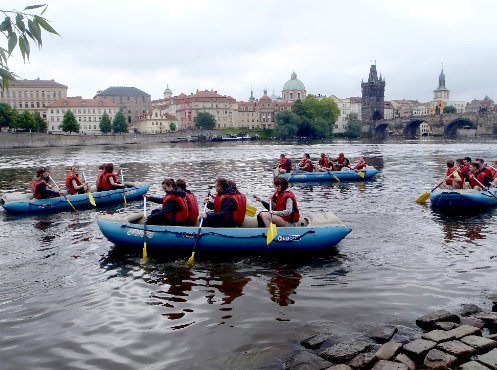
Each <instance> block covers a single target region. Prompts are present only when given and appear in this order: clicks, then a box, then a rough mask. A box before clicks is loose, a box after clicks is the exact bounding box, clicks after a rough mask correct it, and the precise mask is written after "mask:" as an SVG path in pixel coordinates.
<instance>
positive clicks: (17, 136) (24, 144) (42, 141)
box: [0, 130, 217, 149]
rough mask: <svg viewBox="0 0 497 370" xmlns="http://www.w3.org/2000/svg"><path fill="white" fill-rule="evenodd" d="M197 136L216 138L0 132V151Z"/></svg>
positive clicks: (183, 134)
mask: <svg viewBox="0 0 497 370" xmlns="http://www.w3.org/2000/svg"><path fill="white" fill-rule="evenodd" d="M198 135H205V136H209V135H212V136H217V134H216V132H215V131H213V130H212V131H211V130H203V131H200V130H188V131H177V132H170V133H163V134H136V135H135V134H129V133H128V134H109V135H77V134H72V135H71V134H46V133H38V132H5V131H2V132H0V149H16V148H46V147H65V146H89V145H133V144H159V143H170V142H171V141H174V140H175V139H178V138H185V139H186V138H191V137H195V136H198Z"/></svg>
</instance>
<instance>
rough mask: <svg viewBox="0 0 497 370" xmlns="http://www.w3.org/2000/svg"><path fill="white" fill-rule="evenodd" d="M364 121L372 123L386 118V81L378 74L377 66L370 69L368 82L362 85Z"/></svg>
mask: <svg viewBox="0 0 497 370" xmlns="http://www.w3.org/2000/svg"><path fill="white" fill-rule="evenodd" d="M361 89H362V106H361V109H362V121H363V122H365V123H372V122H374V121H377V120H381V119H383V118H385V113H384V109H385V80H383V78H382V77H381V75H380V77H379V78H378V74H377V72H376V65H375V64H373V65H371V68H370V69H369V77H368V82H364V81H363V82H362V83H361Z"/></svg>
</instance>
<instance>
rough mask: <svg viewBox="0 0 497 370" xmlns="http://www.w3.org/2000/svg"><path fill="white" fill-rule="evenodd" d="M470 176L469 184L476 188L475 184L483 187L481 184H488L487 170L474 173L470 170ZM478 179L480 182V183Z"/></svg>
mask: <svg viewBox="0 0 497 370" xmlns="http://www.w3.org/2000/svg"><path fill="white" fill-rule="evenodd" d="M468 178H469V185H470V186H471V187H472V188H474V187H475V186H479V187H481V185H483V186H486V185H487V184H486V182H487V181H486V179H487V176H486V175H485V172H481V171H480V172H478V174H474V173H473V172H471V171H470V172H469V173H468ZM476 180H478V181H479V182H480V183H481V185H480V183H478V181H476Z"/></svg>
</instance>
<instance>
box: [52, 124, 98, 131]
mask: <svg viewBox="0 0 497 370" xmlns="http://www.w3.org/2000/svg"><path fill="white" fill-rule="evenodd" d="M51 127H52V129H51V130H50V131H55V130H60V125H57V126H53V125H52V126H51ZM80 128H81V129H82V130H97V125H93V128H92V126H91V125H85V126H82V127H80ZM98 130H100V127H99V128H98Z"/></svg>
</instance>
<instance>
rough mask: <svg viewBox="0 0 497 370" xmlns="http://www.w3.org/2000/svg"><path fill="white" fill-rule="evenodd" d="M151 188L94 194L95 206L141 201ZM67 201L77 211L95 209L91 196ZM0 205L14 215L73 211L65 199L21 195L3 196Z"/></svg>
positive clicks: (80, 196)
mask: <svg viewBox="0 0 497 370" xmlns="http://www.w3.org/2000/svg"><path fill="white" fill-rule="evenodd" d="M149 188H150V184H147V185H143V186H132V187H126V188H125V189H119V190H109V191H99V192H95V193H94V192H92V193H91V194H92V195H93V198H94V199H95V204H96V206H97V207H101V206H106V205H109V204H116V203H124V197H126V202H130V201H134V200H141V199H143V194H145V193H146V192H147V191H148V189H149ZM67 199H69V201H70V202H71V204H72V205H73V206H74V208H76V210H79V209H83V208H93V206H92V205H91V204H90V199H89V194H76V195H68V196H67ZM0 204H1V205H2V207H3V208H4V209H5V210H6V211H7V212H9V213H12V214H14V215H32V214H40V213H50V212H62V211H72V210H73V208H72V207H71V204H69V202H68V201H67V200H66V198H64V197H57V198H48V199H35V198H33V196H32V194H21V195H17V196H15V195H14V196H11V195H10V194H3V195H2V198H0Z"/></svg>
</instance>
